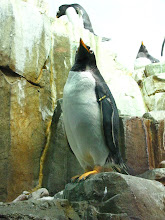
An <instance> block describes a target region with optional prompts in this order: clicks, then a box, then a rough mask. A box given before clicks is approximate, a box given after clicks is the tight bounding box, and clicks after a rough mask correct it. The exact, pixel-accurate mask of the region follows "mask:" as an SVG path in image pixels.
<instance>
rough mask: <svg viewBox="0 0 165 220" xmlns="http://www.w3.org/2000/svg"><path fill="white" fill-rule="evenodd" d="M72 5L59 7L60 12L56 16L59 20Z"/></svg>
mask: <svg viewBox="0 0 165 220" xmlns="http://www.w3.org/2000/svg"><path fill="white" fill-rule="evenodd" d="M70 6H71V5H61V6H60V7H59V11H58V12H57V14H56V17H57V18H59V17H61V16H63V15H65V13H66V10H67V8H69V7H70Z"/></svg>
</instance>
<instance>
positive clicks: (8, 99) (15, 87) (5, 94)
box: [0, 0, 99, 201]
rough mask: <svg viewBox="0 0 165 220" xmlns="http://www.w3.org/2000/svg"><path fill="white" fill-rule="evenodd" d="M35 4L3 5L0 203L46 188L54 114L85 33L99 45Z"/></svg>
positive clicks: (0, 32)
mask: <svg viewBox="0 0 165 220" xmlns="http://www.w3.org/2000/svg"><path fill="white" fill-rule="evenodd" d="M33 3H34V4H33ZM33 3H32V1H30V0H29V1H28V2H26V1H19V0H16V1H12V0H2V1H1V4H0V26H1V28H0V36H1V38H0V81H1V85H0V97H1V100H2V103H1V107H0V108H1V111H0V119H1V124H0V131H1V132H0V140H1V150H0V151H1V158H2V159H1V160H0V172H1V182H0V201H12V200H13V199H14V198H16V197H17V196H18V195H20V194H21V192H22V191H24V190H27V191H30V190H31V189H33V188H34V187H35V186H37V185H38V183H39V186H41V185H42V176H43V174H42V171H43V161H44V157H45V155H46V151H47V146H48V142H49V137H50V125H51V121H52V116H53V112H54V109H55V106H56V101H57V99H58V98H61V97H62V92H63V87H64V84H65V81H66V79H67V75H68V72H69V70H70V68H71V65H72V64H73V61H74V54H75V51H76V48H77V45H78V43H79V39H80V35H81V34H82V36H84V38H85V40H86V41H87V42H88V43H90V45H93V47H94V48H95V49H96V48H97V46H96V43H97V45H98V44H99V38H98V37H97V36H94V35H93V34H91V33H89V32H88V31H85V30H80V31H79V32H77V35H76V36H74V33H73V29H74V28H73V27H72V25H71V24H69V23H67V24H65V23H64V22H60V21H59V20H58V19H54V20H53V19H51V18H49V17H47V15H46V14H43V13H42V12H41V10H40V9H39V8H37V7H40V3H41V1H37V0H36V1H35V2H33ZM34 5H35V6H37V7H35V6H34ZM41 5H42V4H41ZM20 18H21V19H20ZM74 31H75V30H74ZM97 51H98V52H96V54H97V56H98V54H99V50H97Z"/></svg>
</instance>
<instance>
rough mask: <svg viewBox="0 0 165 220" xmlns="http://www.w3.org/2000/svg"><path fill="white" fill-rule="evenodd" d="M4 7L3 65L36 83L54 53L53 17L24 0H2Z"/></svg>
mask: <svg viewBox="0 0 165 220" xmlns="http://www.w3.org/2000/svg"><path fill="white" fill-rule="evenodd" d="M0 10H1V11H2V13H1V14H0V15H1V16H0V26H1V31H2V32H3V34H2V35H1V39H0V54H1V56H0V66H8V67H9V68H10V69H12V70H13V71H14V72H16V73H18V74H19V75H21V76H24V77H25V78H26V79H28V80H29V81H32V82H36V81H37V79H38V77H39V75H40V74H41V70H42V68H43V66H44V64H45V61H46V60H47V58H48V55H49V53H50V46H51V34H50V33H51V29H50V27H51V26H50V25H51V23H50V20H49V19H48V18H47V17H46V16H45V15H44V14H40V13H39V11H38V10H37V9H36V8H35V7H31V5H30V4H27V3H25V2H23V1H14V2H13V1H10V0H2V1H1V6H0ZM20 17H21V19H20ZM34 21H35V22H34ZM29 33H30V34H29Z"/></svg>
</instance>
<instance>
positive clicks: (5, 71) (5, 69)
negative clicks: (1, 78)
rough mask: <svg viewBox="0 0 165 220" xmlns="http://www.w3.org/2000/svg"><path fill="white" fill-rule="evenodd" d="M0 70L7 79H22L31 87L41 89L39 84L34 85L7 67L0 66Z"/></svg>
mask: <svg viewBox="0 0 165 220" xmlns="http://www.w3.org/2000/svg"><path fill="white" fill-rule="evenodd" d="M0 70H1V71H2V72H3V74H5V75H6V76H8V77H20V78H24V79H25V80H26V81H27V82H29V83H30V84H31V85H33V86H37V87H39V88H43V87H42V86H41V85H40V84H39V83H34V82H32V81H31V80H28V79H26V77H24V76H21V75H19V74H18V73H16V72H14V71H13V70H12V69H10V67H9V66H5V67H4V66H0Z"/></svg>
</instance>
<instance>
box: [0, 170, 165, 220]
mask: <svg viewBox="0 0 165 220" xmlns="http://www.w3.org/2000/svg"><path fill="white" fill-rule="evenodd" d="M164 202H165V187H164V186H163V185H162V184H161V183H159V182H157V181H153V180H146V179H142V178H139V177H132V176H127V175H122V174H117V173H113V172H112V173H100V174H97V175H94V176H91V177H89V178H88V179H87V180H85V181H82V182H79V183H69V184H67V185H66V187H65V189H64V190H63V191H62V192H60V193H58V194H56V195H55V198H50V197H43V198H41V199H33V200H28V201H23V202H17V203H10V204H3V203H1V204H0V217H1V218H4V219H13V218H14V219H50V220H54V219H72V220H74V219H75V220H78V219H83V220H108V219H113V220H117V219H121V220H127V219H139V220H143V219H145V220H164V216H165V206H164Z"/></svg>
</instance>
